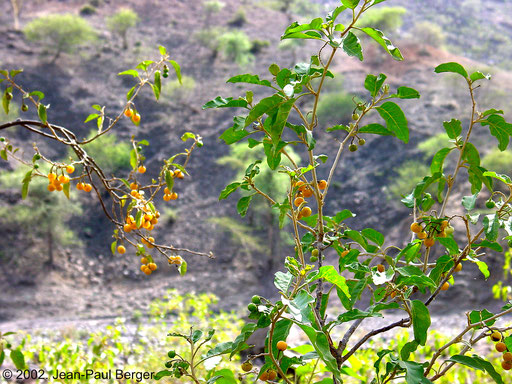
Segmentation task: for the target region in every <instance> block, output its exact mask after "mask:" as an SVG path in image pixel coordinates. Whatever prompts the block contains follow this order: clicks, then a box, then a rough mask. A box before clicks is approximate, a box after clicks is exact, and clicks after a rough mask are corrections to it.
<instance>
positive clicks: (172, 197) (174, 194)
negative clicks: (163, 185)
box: [170, 192, 178, 200]
mask: <svg viewBox="0 0 512 384" xmlns="http://www.w3.org/2000/svg"><path fill="white" fill-rule="evenodd" d="M177 198H178V194H177V193H176V192H173V193H171V195H170V199H171V200H176V199H177Z"/></svg>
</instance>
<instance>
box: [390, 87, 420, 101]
mask: <svg viewBox="0 0 512 384" xmlns="http://www.w3.org/2000/svg"><path fill="white" fill-rule="evenodd" d="M390 97H398V98H399V99H419V98H420V93H419V92H418V91H417V90H415V89H414V88H409V87H399V88H398V89H397V93H395V94H393V95H390Z"/></svg>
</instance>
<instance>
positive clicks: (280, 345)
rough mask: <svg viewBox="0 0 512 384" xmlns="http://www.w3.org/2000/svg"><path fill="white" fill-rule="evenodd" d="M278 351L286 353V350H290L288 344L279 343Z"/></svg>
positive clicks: (277, 345)
mask: <svg viewBox="0 0 512 384" xmlns="http://www.w3.org/2000/svg"><path fill="white" fill-rule="evenodd" d="M276 347H277V349H279V350H280V351H286V348H288V344H286V341H283V340H281V341H278V342H277V344H276Z"/></svg>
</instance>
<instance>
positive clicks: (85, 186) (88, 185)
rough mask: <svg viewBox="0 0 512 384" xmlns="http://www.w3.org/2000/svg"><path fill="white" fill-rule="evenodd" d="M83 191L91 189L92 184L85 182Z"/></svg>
mask: <svg viewBox="0 0 512 384" xmlns="http://www.w3.org/2000/svg"><path fill="white" fill-rule="evenodd" d="M84 191H85V192H91V191H92V185H91V184H89V183H87V184H85V185H84Z"/></svg>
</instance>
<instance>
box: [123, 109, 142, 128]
mask: <svg viewBox="0 0 512 384" xmlns="http://www.w3.org/2000/svg"><path fill="white" fill-rule="evenodd" d="M124 115H125V116H126V117H128V118H130V119H131V120H132V123H133V124H136V125H137V124H139V123H140V115H139V112H137V110H136V109H134V108H131V107H128V108H126V109H125V110H124Z"/></svg>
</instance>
